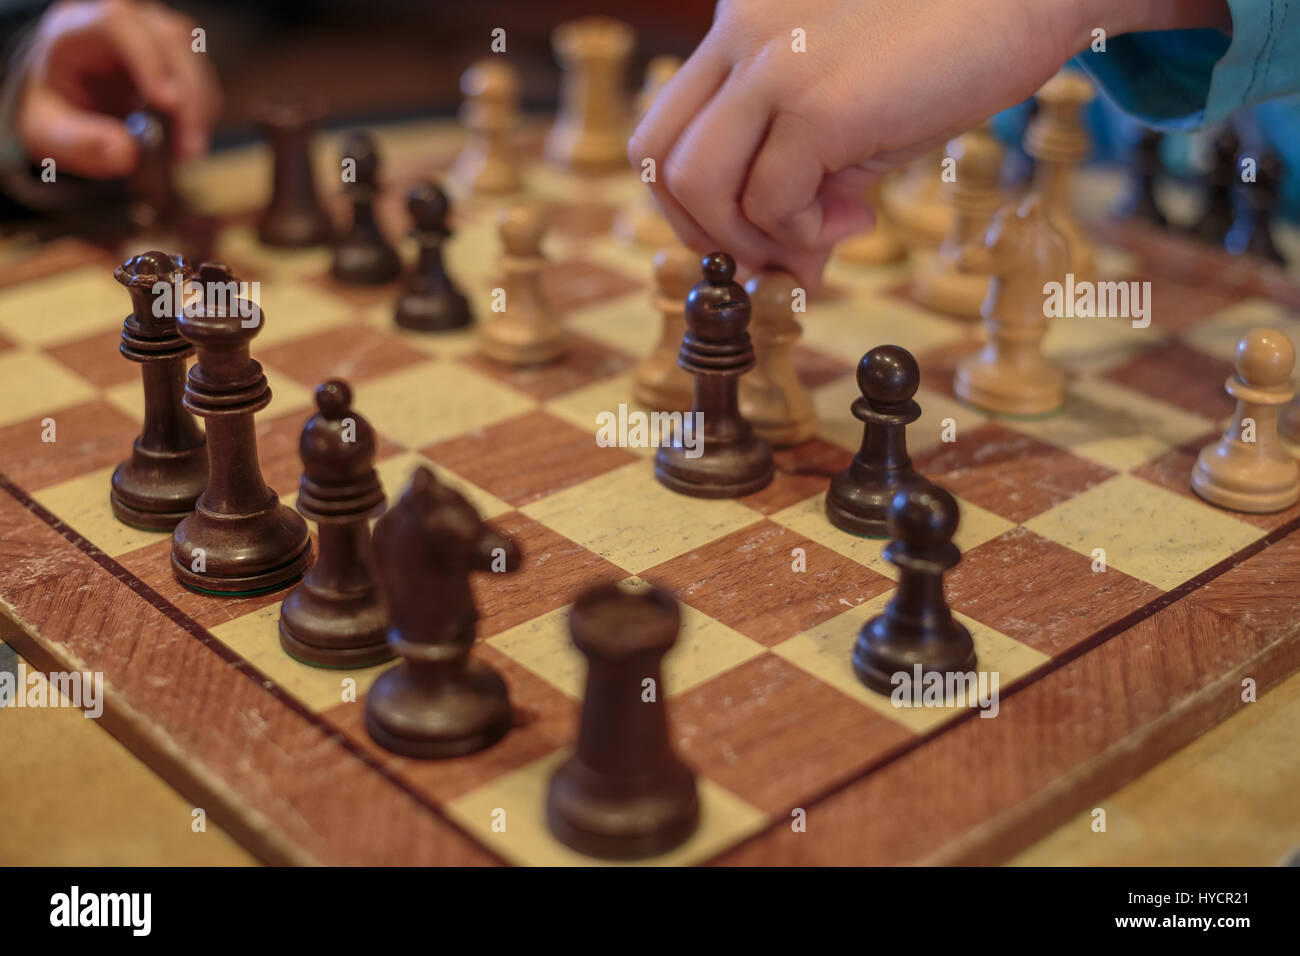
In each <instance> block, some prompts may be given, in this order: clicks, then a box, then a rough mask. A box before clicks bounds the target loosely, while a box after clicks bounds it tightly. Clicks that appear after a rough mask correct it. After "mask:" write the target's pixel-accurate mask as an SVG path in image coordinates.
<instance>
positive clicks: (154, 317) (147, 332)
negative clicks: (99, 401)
mask: <svg viewBox="0 0 1300 956" xmlns="http://www.w3.org/2000/svg"><path fill="white" fill-rule="evenodd" d="M113 278H115V279H116V280H117V281H118V282H120V283H121V284H122V285H124V286H126V288H127V290H128V291H129V292H130V293H131V313H130V315H128V316H127V317H126V320H125V321H124V322H123V323H122V344H121V346H120V348H121V351H122V354H123V355H124V356H126V357H127V358H128V359H130V360H131V361H132V362H139V363H140V373H141V376H142V377H143V379H144V427H143V429H142V430H141V432H140V435H139V437H138V438H136V440H135V442H134V443H133V444H132V446H131V457H130V458H128V459H127V460H126V461H124V462H122V464H120V465H118V466H117V469H116V470H115V471H114V472H113V481H112V490H111V491H110V493H109V499H110V501H111V502H112V505H113V514H115V515H116V516H117V517H118V520H120V521H124V522H126V523H127V524H130V525H135V526H136V527H138V528H147V529H148V530H150V531H170V530H172V529H173V528H175V527H176V525H178V524H179V523H180V522H181V520H182V519H183V518H185V517H186V515H188V514H189V513H190V512H191V511H193V510H194V502H195V501H197V500H198V497H199V495H200V494H201V493H202V491H203V484H204V482H205V481H206V480H207V476H208V458H207V450H206V448H205V445H204V441H203V432H202V431H201V430H200V429H199V425H198V422H196V421H195V420H194V416H192V415H191V414H190V413H189V412H187V411H186V410H185V408H184V406H183V404H182V400H181V396H182V395H183V394H184V392H185V366H186V360H187V359H188V358H189V357H190V356H191V355H193V354H194V346H192V345H190V343H189V342H186V341H185V340H184V339H183V338H181V335H180V333H179V332H178V331H177V330H176V313H177V310H178V309H179V307H180V305H181V303H182V302H183V300H184V286H185V283H186V282H188V281H189V278H190V268H189V266H188V265H187V264H186V263H185V261H184V260H183V259H181V258H180V257H179V256H178V257H172V256H169V255H167V254H166V253H163V252H144V253H141V254H140V255H138V256H134V257H132V258H130V259H128V260H126V262H124V263H122V264H121V265H120V266H118V267H117V268H116V269H115V270H114V271H113ZM159 283H162V284H163V285H162V286H159ZM160 296H161V297H164V299H163V301H162V302H159V297H160ZM155 305H161V306H162V307H161V308H159V309H158V311H157V312H155V311H154V306H155Z"/></svg>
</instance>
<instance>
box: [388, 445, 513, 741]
mask: <svg viewBox="0 0 1300 956" xmlns="http://www.w3.org/2000/svg"><path fill="white" fill-rule="evenodd" d="M373 552H374V558H375V568H376V571H377V575H378V580H379V585H380V589H381V591H382V592H383V595H384V600H385V604H386V606H387V608H388V646H389V649H390V651H391V652H392V653H393V654H394V655H396V656H398V657H400V658H401V659H402V660H401V663H399V664H398V665H397V666H396V667H393V668H390V669H389V670H387V671H385V672H384V673H383V674H381V675H379V679H378V680H376V681H375V683H374V686H372V687H371V688H370V692H369V693H368V694H367V695H366V730H367V731H369V733H370V736H371V738H373V739H374V741H375V742H376V743H377V744H379V745H380V746H381V747H384V748H386V749H388V750H391V751H393V752H394V753H399V754H404V755H405V756H408V757H422V758H442V757H459V756H461V755H463V754H468V753H473V752H474V751H476V750H482V749H483V748H485V747H490V746H491V745H492V744H494V743H496V742H497V741H498V740H500V739H501V738H502V737H503V736H504V735H505V733H506V731H507V730H509V729H510V724H511V721H512V715H511V710H510V698H509V694H508V693H507V691H506V684H505V681H504V680H502V679H501V675H500V674H498V673H497V672H496V671H495V670H493V669H492V668H491V667H490V666H489V665H487V664H485V663H483V662H482V661H480V660H477V659H475V658H472V657H471V656H470V649H471V648H472V647H473V644H474V629H475V623H476V622H477V620H478V611H477V609H476V608H475V606H474V595H473V592H472V591H471V590H470V573H471V572H472V571H497V572H505V571H514V570H517V568H518V565H519V560H520V557H519V549H518V548H517V547H516V545H515V544H514V542H513V541H511V540H510V539H509V538H506V537H504V536H503V535H501V534H499V533H497V532H496V531H495V530H493V528H492V527H491V526H490V525H488V524H487V523H486V522H485V521H483V520H482V519H481V518H480V517H479V516H478V514H477V513H476V512H475V511H474V508H473V506H472V505H471V504H470V503H469V502H468V501H466V500H465V498H464V497H463V496H462V495H461V494H460V493H459V492H457V491H456V490H454V489H452V488H448V487H447V486H445V485H443V484H440V483H439V482H438V479H437V478H436V477H434V474H433V472H432V471H430V470H429V469H428V468H424V467H421V468H418V469H417V470H416V472H415V475H414V476H413V477H412V479H411V485H410V487H409V488H408V489H407V490H406V492H405V494H403V495H402V497H401V500H399V501H398V503H397V504H396V505H394V506H393V507H392V508H390V509H389V510H388V512H387V513H386V514H385V515H384V516H383V517H382V518H380V519H379V521H378V522H376V524H375V531H374V538H373Z"/></svg>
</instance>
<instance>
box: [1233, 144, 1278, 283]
mask: <svg viewBox="0 0 1300 956" xmlns="http://www.w3.org/2000/svg"><path fill="white" fill-rule="evenodd" d="M1281 182H1282V161H1281V160H1280V159H1279V158H1278V157H1277V155H1276V154H1275V153H1265V154H1264V155H1263V156H1261V157H1259V162H1258V165H1257V167H1256V169H1255V181H1254V182H1253V183H1242V184H1241V186H1240V187H1239V189H1240V195H1241V219H1240V220H1239V222H1238V224H1237V225H1234V226H1233V233H1234V235H1233V237H1232V239H1233V240H1235V243H1234V242H1230V244H1229V249H1230V251H1232V252H1244V253H1246V254H1247V255H1251V256H1255V257H1257V258H1259V259H1263V260H1265V261H1266V262H1272V263H1274V264H1275V265H1279V266H1285V265H1286V257H1285V256H1283V255H1282V252H1281V250H1280V249H1278V247H1277V245H1276V244H1275V243H1274V242H1273V210H1274V209H1276V208H1277V202H1278V190H1279V189H1280V187H1281Z"/></svg>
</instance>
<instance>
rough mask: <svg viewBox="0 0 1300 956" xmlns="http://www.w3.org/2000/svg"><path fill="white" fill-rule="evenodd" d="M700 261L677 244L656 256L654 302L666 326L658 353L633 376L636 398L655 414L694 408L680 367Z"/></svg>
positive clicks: (644, 361) (639, 365) (688, 381)
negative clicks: (688, 300) (688, 305)
mask: <svg viewBox="0 0 1300 956" xmlns="http://www.w3.org/2000/svg"><path fill="white" fill-rule="evenodd" d="M699 262H700V260H699V258H698V257H697V256H696V255H695V254H694V253H692V252H691V251H690V250H689V249H687V248H685V247H684V246H679V245H675V244H674V245H671V246H669V247H668V248H666V249H660V250H659V252H657V253H656V254H655V273H654V286H655V289H654V293H653V294H652V295H651V297H650V301H651V303H652V304H653V305H654V307H655V309H656V310H657V311H658V312H659V314H660V315H661V316H663V325H662V327H661V331H660V333H659V341H658V343H657V344H656V345H655V347H654V351H652V352H651V353H650V354H649V355H647V356H646V357H645V358H643V359H642V360H641V361H640V362H639V363H637V366H636V369H635V370H634V371H633V373H632V397H633V398H635V399H636V400H637V401H638V402H640V403H641V404H642V405H644V406H646V407H647V408H650V409H653V410H654V411H659V412H688V411H690V409H691V389H692V384H691V376H690V375H689V374H688V373H687V371H686V370H685V369H684V368H682V367H681V366H680V365H678V364H677V352H678V350H679V349H681V347H682V336H684V335H685V334H686V297H687V296H688V295H689V294H690V291H691V287H692V286H693V285H695V277H696V276H697V275H699V268H700V266H699Z"/></svg>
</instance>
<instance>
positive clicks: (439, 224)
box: [393, 182, 473, 332]
mask: <svg viewBox="0 0 1300 956" xmlns="http://www.w3.org/2000/svg"><path fill="white" fill-rule="evenodd" d="M406 204H407V208H408V209H409V210H410V211H411V219H412V220H413V221H414V223H415V228H414V229H412V230H411V235H412V236H413V237H414V238H415V241H416V244H417V245H418V246H419V247H420V255H419V258H418V259H417V260H416V263H415V269H414V271H412V273H411V274H410V276H409V277H408V278H407V280H406V286H405V288H404V289H403V290H402V294H401V295H399V296H398V297H397V304H396V306H395V308H394V313H393V320H394V321H395V322H396V323H397V324H398V325H400V326H401V327H402V328H405V329H414V330H415V331H417V332H447V331H450V330H451V329H459V328H461V327H463V326H466V325H469V323H470V322H471V321H472V318H473V316H472V314H471V312H470V307H469V301H468V300H467V299H466V298H465V296H464V295H462V294H461V291H460V289H458V288H456V283H455V282H453V281H452V279H451V276H449V275H448V274H447V268H446V266H445V265H444V264H443V258H442V247H443V244H444V243H445V242H446V241H447V240H448V239H449V238H451V228H450V226H449V225H448V224H447V218H448V216H449V214H450V212H451V207H450V205H449V204H448V202H447V194H446V193H444V192H443V191H442V190H441V189H440V188H438V186H437V184H435V183H432V182H426V183H422V184H420V185H418V186H416V187H415V188H414V189H412V190H411V192H410V194H409V196H408V197H407V200H406Z"/></svg>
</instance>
